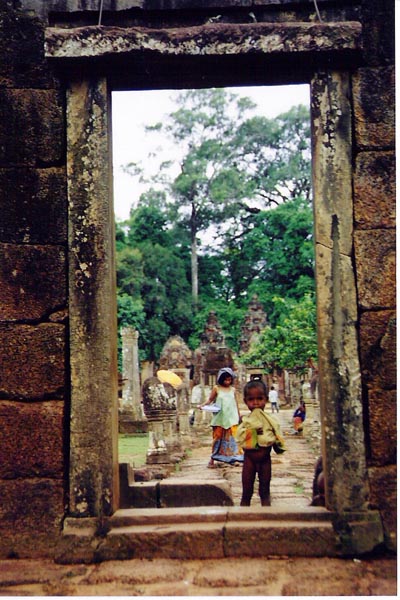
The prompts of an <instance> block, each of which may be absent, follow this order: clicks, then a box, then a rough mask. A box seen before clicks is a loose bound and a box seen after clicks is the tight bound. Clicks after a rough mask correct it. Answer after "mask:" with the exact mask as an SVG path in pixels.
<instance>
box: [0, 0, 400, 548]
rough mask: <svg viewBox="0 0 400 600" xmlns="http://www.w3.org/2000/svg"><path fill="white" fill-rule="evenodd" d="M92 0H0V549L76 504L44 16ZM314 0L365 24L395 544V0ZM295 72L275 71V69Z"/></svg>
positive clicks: (367, 255) (372, 261) (48, 539)
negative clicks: (72, 499) (72, 500)
mask: <svg viewBox="0 0 400 600" xmlns="http://www.w3.org/2000/svg"><path fill="white" fill-rule="evenodd" d="M84 4H85V3H79V6H78V5H77V3H76V2H67V1H66V2H65V3H63V2H60V1H59V0H57V2H55V1H52V2H48V3H46V2H39V1H37V0H26V1H22V2H15V3H11V2H6V1H5V0H0V190H1V191H0V210H1V215H2V218H1V219H0V254H1V262H0V265H1V268H0V286H1V290H2V301H1V306H0V343H1V353H0V421H1V437H0V493H1V496H2V502H1V504H0V523H1V525H0V555H1V556H15V555H19V556H38V555H51V554H52V553H53V548H54V546H55V544H56V543H57V539H58V536H59V533H60V531H61V527H62V521H63V518H64V516H65V514H66V508H65V507H66V506H67V505H68V494H67V492H66V490H67V489H68V456H69V417H70V410H69V403H70V391H69V379H70V377H69V364H70V362H69V337H68V321H67V319H68V312H67V307H68V292H67V264H66V263H67V259H66V255H67V254H66V253H67V200H66V196H67V193H66V190H67V173H66V158H65V139H66V123H65V121H66V119H65V89H64V82H63V81H61V79H58V78H57V77H56V76H55V74H54V72H53V70H52V66H51V63H50V62H49V61H46V60H45V58H44V27H45V26H46V25H47V24H48V20H49V21H50V22H51V23H57V22H59V21H60V19H61V18H63V19H65V14H67V13H68V11H69V10H71V11H73V10H76V9H77V7H78V9H80V8H82V6H83V5H84ZM150 4H151V6H149V5H150ZM181 4H182V6H181ZM318 4H319V6H320V9H321V14H322V17H323V19H325V20H332V21H335V20H361V22H362V24H363V38H364V50H363V55H362V59H361V63H360V66H359V67H358V68H356V69H354V68H352V73H351V86H350V98H351V105H352V108H353V115H354V121H353V165H352V172H353V189H354V207H355V208H354V257H353V259H354V268H355V278H356V286H357V294H358V326H359V342H360V361H361V369H362V387H363V408H364V423H365V435H366V450H365V454H366V459H367V467H368V473H369V485H370V498H369V500H370V505H371V507H374V508H378V509H379V510H380V512H381V515H382V518H383V522H384V526H385V531H386V535H387V544H388V546H390V545H393V544H394V533H395V524H396V498H395V494H396V483H395V478H396V466H395V459H396V451H395V447H396V446H395V444H396V408H395V402H396V393H395V385H396V381H395V377H396V368H395V359H396V357H395V343H394V337H395V331H396V327H395V293H394V287H395V281H394V273H395V271H394V259H395V250H394V243H395V216H394V121H393V112H394V89H393V83H394V41H393V37H394V36H393V27H394V14H393V12H394V3H393V2H392V1H391V0H390V1H389V0H360V2H354V1H351V2H350V0H349V1H348V2H346V1H345V0H343V2H340V3H332V2H326V1H325V0H319V2H318ZM10 5H18V6H20V7H22V9H25V10H26V12H24V11H23V10H21V11H14V10H12V9H11V8H10ZM86 5H87V6H86V8H87V9H88V12H83V13H82V15H80V14H79V12H75V13H73V18H74V19H75V20H76V21H77V24H82V23H84V24H91V25H92V24H96V18H97V16H98V14H97V10H96V8H97V5H98V3H97V2H88V3H86ZM128 5H129V6H131V5H134V6H135V7H136V8H135V10H134V11H133V12H132V14H128V13H125V12H124V10H126V9H127V8H129V6H128ZM333 5H335V6H333ZM104 7H105V13H104V19H105V22H106V21H107V22H108V23H112V24H115V23H117V24H121V23H122V21H123V19H125V25H135V26H137V25H140V26H147V27H149V26H151V27H157V26H159V27H165V26H171V25H174V26H184V25H185V24H189V25H201V24H202V23H204V22H206V21H207V20H208V19H210V18H218V20H219V21H221V22H228V23H229V22H231V23H241V22H247V23H251V22H252V20H253V16H252V15H255V16H256V19H257V20H258V22H260V21H263V22H268V21H275V22H277V21H280V22H281V23H284V22H285V21H292V22H295V21H310V20H315V14H314V12H313V3H312V2H302V1H301V0H299V1H298V2H297V3H296V2H292V3H290V5H289V3H288V2H285V1H284V0H282V1H281V2H280V3H276V2H269V1H268V0H266V1H265V2H256V3H253V5H252V8H251V9H249V7H248V3H247V2H244V1H243V2H241V1H240V0H237V1H236V2H234V3H232V2H225V1H222V0H221V1H219V2H217V1H211V0H207V1H206V0H203V1H202V2H200V1H196V0H192V2H189V3H188V2H183V3H180V2H179V1H178V0H176V1H174V2H172V1H171V2H160V3H158V2H152V3H150V2H148V3H146V2H134V3H133V2H132V3H129V2H125V1H124V2H122V1H120V2H105V3H104ZM157 7H159V8H161V9H162V10H161V11H157V10H155V9H156V8H157ZM47 9H51V10H50V13H49V12H48V10H47ZM64 9H65V12H64ZM56 10H58V11H60V14H61V16H59V15H58V14H57V12H55V11H56ZM114 10H116V11H120V12H118V15H117V13H116V12H115V13H114V12H113V11H114ZM35 11H36V13H35ZM51 11H53V12H51ZM250 13H252V14H250ZM35 14H36V15H39V18H37V17H36V16H35ZM40 19H42V21H40ZM71 19H72V17H71ZM85 19H86V21H85ZM244 19H246V20H244ZM235 60H236V59H233V62H230V63H229V64H230V65H231V66H232V65H235V62H234V61H235ZM293 60H294V59H293ZM302 61H303V62H304V61H307V63H308V64H309V63H310V62H311V61H312V57H311V58H310V60H309V57H308V56H307V57H306V58H304V56H303V58H301V57H297V58H296V69H293V70H292V71H291V74H290V76H291V77H293V81H295V72H297V71H298V72H299V73H300V71H301V68H302V66H301V65H302ZM299 65H300V68H298V67H299ZM210 66H212V63H210ZM224 68H225V67H224ZM279 68H280V67H279ZM342 68H343V65H342ZM260 73H261V75H260V77H261V78H262V77H263V75H262V72H261V71H260ZM210 77H211V74H210ZM287 78H288V76H287V74H286V76H285V75H284V74H282V72H280V71H279V72H278V71H276V72H275V73H272V74H271V77H270V80H271V82H272V81H275V82H279V81H280V80H285V79H286V80H287ZM226 83H227V84H228V83H230V82H229V74H227V76H226Z"/></svg>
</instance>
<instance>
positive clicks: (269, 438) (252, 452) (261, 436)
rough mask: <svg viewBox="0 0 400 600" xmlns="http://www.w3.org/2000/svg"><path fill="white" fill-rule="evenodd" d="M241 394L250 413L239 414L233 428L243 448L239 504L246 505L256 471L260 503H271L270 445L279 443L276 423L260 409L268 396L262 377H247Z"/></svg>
mask: <svg viewBox="0 0 400 600" xmlns="http://www.w3.org/2000/svg"><path fill="white" fill-rule="evenodd" d="M243 396H244V398H243V399H244V402H245V404H246V406H247V407H248V408H249V410H250V414H249V415H247V416H244V417H243V418H242V422H241V424H240V425H239V427H238V429H237V432H236V440H237V442H238V444H239V446H240V447H241V448H243V451H244V462H243V471H242V499H241V502H240V506H250V503H251V498H252V496H253V491H254V482H255V477H256V474H258V480H259V484H260V486H259V494H260V498H261V506H271V496H270V484H271V448H272V446H273V445H274V444H276V443H277V442H279V443H280V445H281V447H282V442H283V440H282V437H281V432H280V425H279V423H278V422H277V421H276V420H275V419H273V418H272V417H270V416H269V415H267V414H266V413H265V412H264V410H263V409H264V408H265V405H266V403H267V399H268V397H267V388H266V387H265V384H264V383H263V382H262V381H259V380H254V381H249V382H248V383H247V384H246V385H245V387H244V390H243ZM281 451H283V450H281Z"/></svg>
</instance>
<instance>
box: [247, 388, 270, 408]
mask: <svg viewBox="0 0 400 600" xmlns="http://www.w3.org/2000/svg"><path fill="white" fill-rule="evenodd" d="M244 401H245V403H246V406H247V407H248V408H249V409H250V410H254V409H255V408H261V409H263V408H264V407H265V405H266V403H267V397H266V396H265V394H264V393H263V391H262V390H261V389H260V388H251V389H250V390H248V391H247V395H246V397H245V399H244Z"/></svg>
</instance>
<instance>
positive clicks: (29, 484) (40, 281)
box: [0, 2, 68, 556]
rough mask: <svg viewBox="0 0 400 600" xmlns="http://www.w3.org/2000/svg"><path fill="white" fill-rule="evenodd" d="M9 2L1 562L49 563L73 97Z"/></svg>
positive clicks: (4, 16) (4, 49) (1, 177)
mask: <svg viewBox="0 0 400 600" xmlns="http://www.w3.org/2000/svg"><path fill="white" fill-rule="evenodd" d="M6 4H7V3H5V2H2V3H0V31H1V32H0V65H1V66H0V190H1V191H0V212H1V219H0V253H1V259H0V265H1V267H0V288H1V307H0V346H1V352H0V398H1V400H0V422H1V436H0V495H1V499H2V500H1V503H0V522H1V533H0V540H1V541H0V554H1V555H2V556H15V555H17V556H18V555H19V556H37V555H45V554H51V552H52V548H53V547H54V545H55V543H56V541H57V539H58V537H59V532H60V530H61V524H62V519H63V517H64V505H65V500H66V499H65V494H64V489H65V473H66V456H68V433H67V429H66V419H67V416H68V411H67V407H68V379H67V372H68V358H67V357H68V341H67V340H68V337H67V301H68V299H67V277H66V246H67V204H66V198H67V194H66V169H65V144H64V139H65V117H64V108H63V105H64V100H63V94H62V92H61V89H60V85H59V82H58V81H57V80H56V79H55V78H54V77H53V75H52V73H51V70H49V68H48V65H47V64H46V63H45V60H44V56H43V28H42V26H41V24H40V23H39V21H37V20H35V19H32V18H30V17H25V16H23V15H21V14H16V13H14V12H12V11H11V10H9V9H8V8H7V7H6Z"/></svg>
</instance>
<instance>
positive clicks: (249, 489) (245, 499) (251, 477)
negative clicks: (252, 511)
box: [240, 452, 256, 506]
mask: <svg viewBox="0 0 400 600" xmlns="http://www.w3.org/2000/svg"><path fill="white" fill-rule="evenodd" d="M255 478H256V467H255V464H254V463H253V461H252V460H251V458H250V457H249V454H248V452H245V453H244V461H243V469H242V499H241V501H240V506H250V502H251V498H252V496H253V490H254V481H255Z"/></svg>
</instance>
